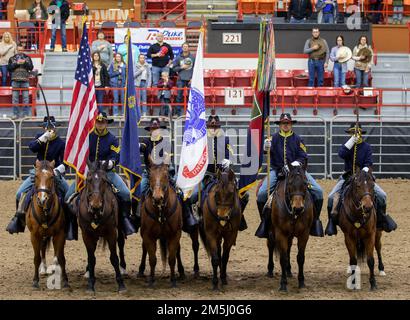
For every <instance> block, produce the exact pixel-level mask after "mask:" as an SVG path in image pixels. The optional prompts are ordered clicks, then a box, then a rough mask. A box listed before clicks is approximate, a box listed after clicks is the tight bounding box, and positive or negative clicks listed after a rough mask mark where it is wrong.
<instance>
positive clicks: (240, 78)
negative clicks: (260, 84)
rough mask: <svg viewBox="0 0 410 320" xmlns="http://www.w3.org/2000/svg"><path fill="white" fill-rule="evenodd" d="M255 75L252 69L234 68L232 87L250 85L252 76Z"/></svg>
mask: <svg viewBox="0 0 410 320" xmlns="http://www.w3.org/2000/svg"><path fill="white" fill-rule="evenodd" d="M254 76H255V71H254V70H247V69H245V70H234V71H233V86H234V87H251V86H252V83H253V78H254Z"/></svg>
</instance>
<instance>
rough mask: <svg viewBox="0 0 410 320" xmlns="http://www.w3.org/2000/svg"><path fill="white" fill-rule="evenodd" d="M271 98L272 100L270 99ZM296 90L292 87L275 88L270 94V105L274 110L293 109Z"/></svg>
mask: <svg viewBox="0 0 410 320" xmlns="http://www.w3.org/2000/svg"><path fill="white" fill-rule="evenodd" d="M272 97H273V99H272ZM295 98H296V89H295V88H293V87H277V88H276V92H275V91H272V92H271V105H273V107H274V109H275V110H276V109H281V110H282V112H283V111H284V109H285V108H295V102H296V100H295Z"/></svg>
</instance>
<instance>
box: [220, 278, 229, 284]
mask: <svg viewBox="0 0 410 320" xmlns="http://www.w3.org/2000/svg"><path fill="white" fill-rule="evenodd" d="M221 283H222V285H223V286H226V285H228V281H227V280H226V278H221Z"/></svg>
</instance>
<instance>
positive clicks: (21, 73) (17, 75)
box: [8, 52, 33, 119]
mask: <svg viewBox="0 0 410 320" xmlns="http://www.w3.org/2000/svg"><path fill="white" fill-rule="evenodd" d="M8 69H9V72H10V73H11V86H12V87H13V93H12V103H13V119H17V118H19V117H20V106H18V104H19V100H20V99H19V97H20V91H21V94H22V96H23V104H24V105H23V107H22V109H23V117H27V116H29V115H30V109H29V107H28V104H29V92H28V87H29V75H30V71H32V70H33V62H32V61H31V58H30V57H29V56H28V55H26V54H25V53H23V52H18V53H16V54H15V55H14V56H13V57H11V58H10V59H9V65H8ZM19 89H23V90H19Z"/></svg>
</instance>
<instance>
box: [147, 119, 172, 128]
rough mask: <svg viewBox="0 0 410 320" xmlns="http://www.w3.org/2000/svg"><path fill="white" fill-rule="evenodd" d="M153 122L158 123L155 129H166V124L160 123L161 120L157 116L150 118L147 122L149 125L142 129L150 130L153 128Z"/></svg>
mask: <svg viewBox="0 0 410 320" xmlns="http://www.w3.org/2000/svg"><path fill="white" fill-rule="evenodd" d="M154 124H158V128H157V129H166V128H167V126H166V125H165V124H161V121H160V120H159V119H158V118H152V119H151V121H150V122H149V126H147V127H145V128H144V129H145V130H147V131H151V129H153V128H154Z"/></svg>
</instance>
